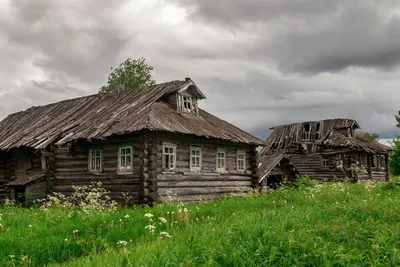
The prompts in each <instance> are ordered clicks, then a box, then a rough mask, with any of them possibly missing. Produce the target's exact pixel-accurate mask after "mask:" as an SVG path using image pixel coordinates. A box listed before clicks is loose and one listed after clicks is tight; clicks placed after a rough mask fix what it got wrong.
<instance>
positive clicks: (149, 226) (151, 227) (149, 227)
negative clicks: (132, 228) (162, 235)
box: [145, 224, 156, 230]
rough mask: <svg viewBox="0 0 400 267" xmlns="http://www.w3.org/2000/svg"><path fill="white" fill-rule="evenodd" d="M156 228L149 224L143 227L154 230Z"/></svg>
mask: <svg viewBox="0 0 400 267" xmlns="http://www.w3.org/2000/svg"><path fill="white" fill-rule="evenodd" d="M155 228H156V227H155V226H154V225H152V224H149V225H147V226H146V227H145V229H149V230H154V229H155Z"/></svg>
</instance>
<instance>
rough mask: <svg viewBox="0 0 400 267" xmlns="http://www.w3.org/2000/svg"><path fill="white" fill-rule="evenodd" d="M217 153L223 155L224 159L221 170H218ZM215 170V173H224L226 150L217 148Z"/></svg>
mask: <svg viewBox="0 0 400 267" xmlns="http://www.w3.org/2000/svg"><path fill="white" fill-rule="evenodd" d="M219 153H224V158H223V160H224V167H223V168H219V167H218V159H220V158H219V157H218V154H219ZM215 170H216V171H217V172H225V171H226V149H224V148H217V153H216V164H215Z"/></svg>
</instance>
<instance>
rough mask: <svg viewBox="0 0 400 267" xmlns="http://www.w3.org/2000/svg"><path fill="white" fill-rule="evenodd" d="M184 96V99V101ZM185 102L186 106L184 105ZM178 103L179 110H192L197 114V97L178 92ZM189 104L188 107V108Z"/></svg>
mask: <svg viewBox="0 0 400 267" xmlns="http://www.w3.org/2000/svg"><path fill="white" fill-rule="evenodd" d="M185 98H186V101H185ZM185 104H186V107H185ZM178 105H179V110H182V111H185V112H192V113H195V114H198V112H199V110H198V106H197V98H196V97H195V96H192V95H189V94H182V93H179V94H178ZM189 105H190V108H189Z"/></svg>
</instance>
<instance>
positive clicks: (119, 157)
mask: <svg viewBox="0 0 400 267" xmlns="http://www.w3.org/2000/svg"><path fill="white" fill-rule="evenodd" d="M127 148H129V149H130V153H129V154H124V155H122V153H121V150H122V149H127ZM127 156H130V158H131V161H130V166H126V157H127ZM122 157H125V167H122V166H121V159H122ZM127 167H130V168H127ZM132 172H133V146H132V145H121V146H119V147H118V173H132Z"/></svg>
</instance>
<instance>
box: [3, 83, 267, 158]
mask: <svg viewBox="0 0 400 267" xmlns="http://www.w3.org/2000/svg"><path fill="white" fill-rule="evenodd" d="M189 85H195V84H194V83H193V81H191V80H190V79H186V80H184V81H178V80H177V81H171V82H166V83H161V84H157V85H153V86H148V87H143V88H140V89H137V90H126V91H121V92H119V93H116V92H115V93H109V94H101V93H100V94H95V95H89V96H85V97H80V98H75V99H70V100H65V101H61V102H57V103H53V104H49V105H45V106H38V107H32V108H29V109H27V110H25V111H21V112H18V113H14V114H11V115H9V116H8V117H7V118H5V119H4V120H2V121H1V122H0V150H8V149H11V148H15V147H21V146H26V147H33V148H44V147H46V146H47V145H49V144H50V143H52V142H56V144H57V145H61V144H64V143H67V142H70V141H72V140H76V139H89V140H90V139H104V138H107V137H109V136H111V135H120V134H127V133H132V132H137V131H140V130H144V129H148V130H155V131H166V132H175V133H181V134H193V135H197V136H204V137H209V138H217V139H224V140H228V141H231V142H240V143H249V144H255V145H263V142H262V141H261V140H259V139H258V138H256V137H254V136H252V135H250V134H248V133H246V132H245V131H243V130H241V129H239V128H237V127H235V126H233V125H231V124H229V123H227V122H225V121H223V120H221V119H218V118H217V117H215V116H212V115H211V114H209V113H207V112H205V111H203V110H200V111H199V116H197V115H186V114H182V113H179V112H177V111H176V110H175V109H174V108H172V107H171V106H169V105H168V104H167V103H165V102H157V101H158V100H159V99H160V98H161V97H162V96H164V95H167V94H169V93H173V92H177V91H179V90H182V88H184V87H185V86H186V87H187V86H189Z"/></svg>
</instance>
